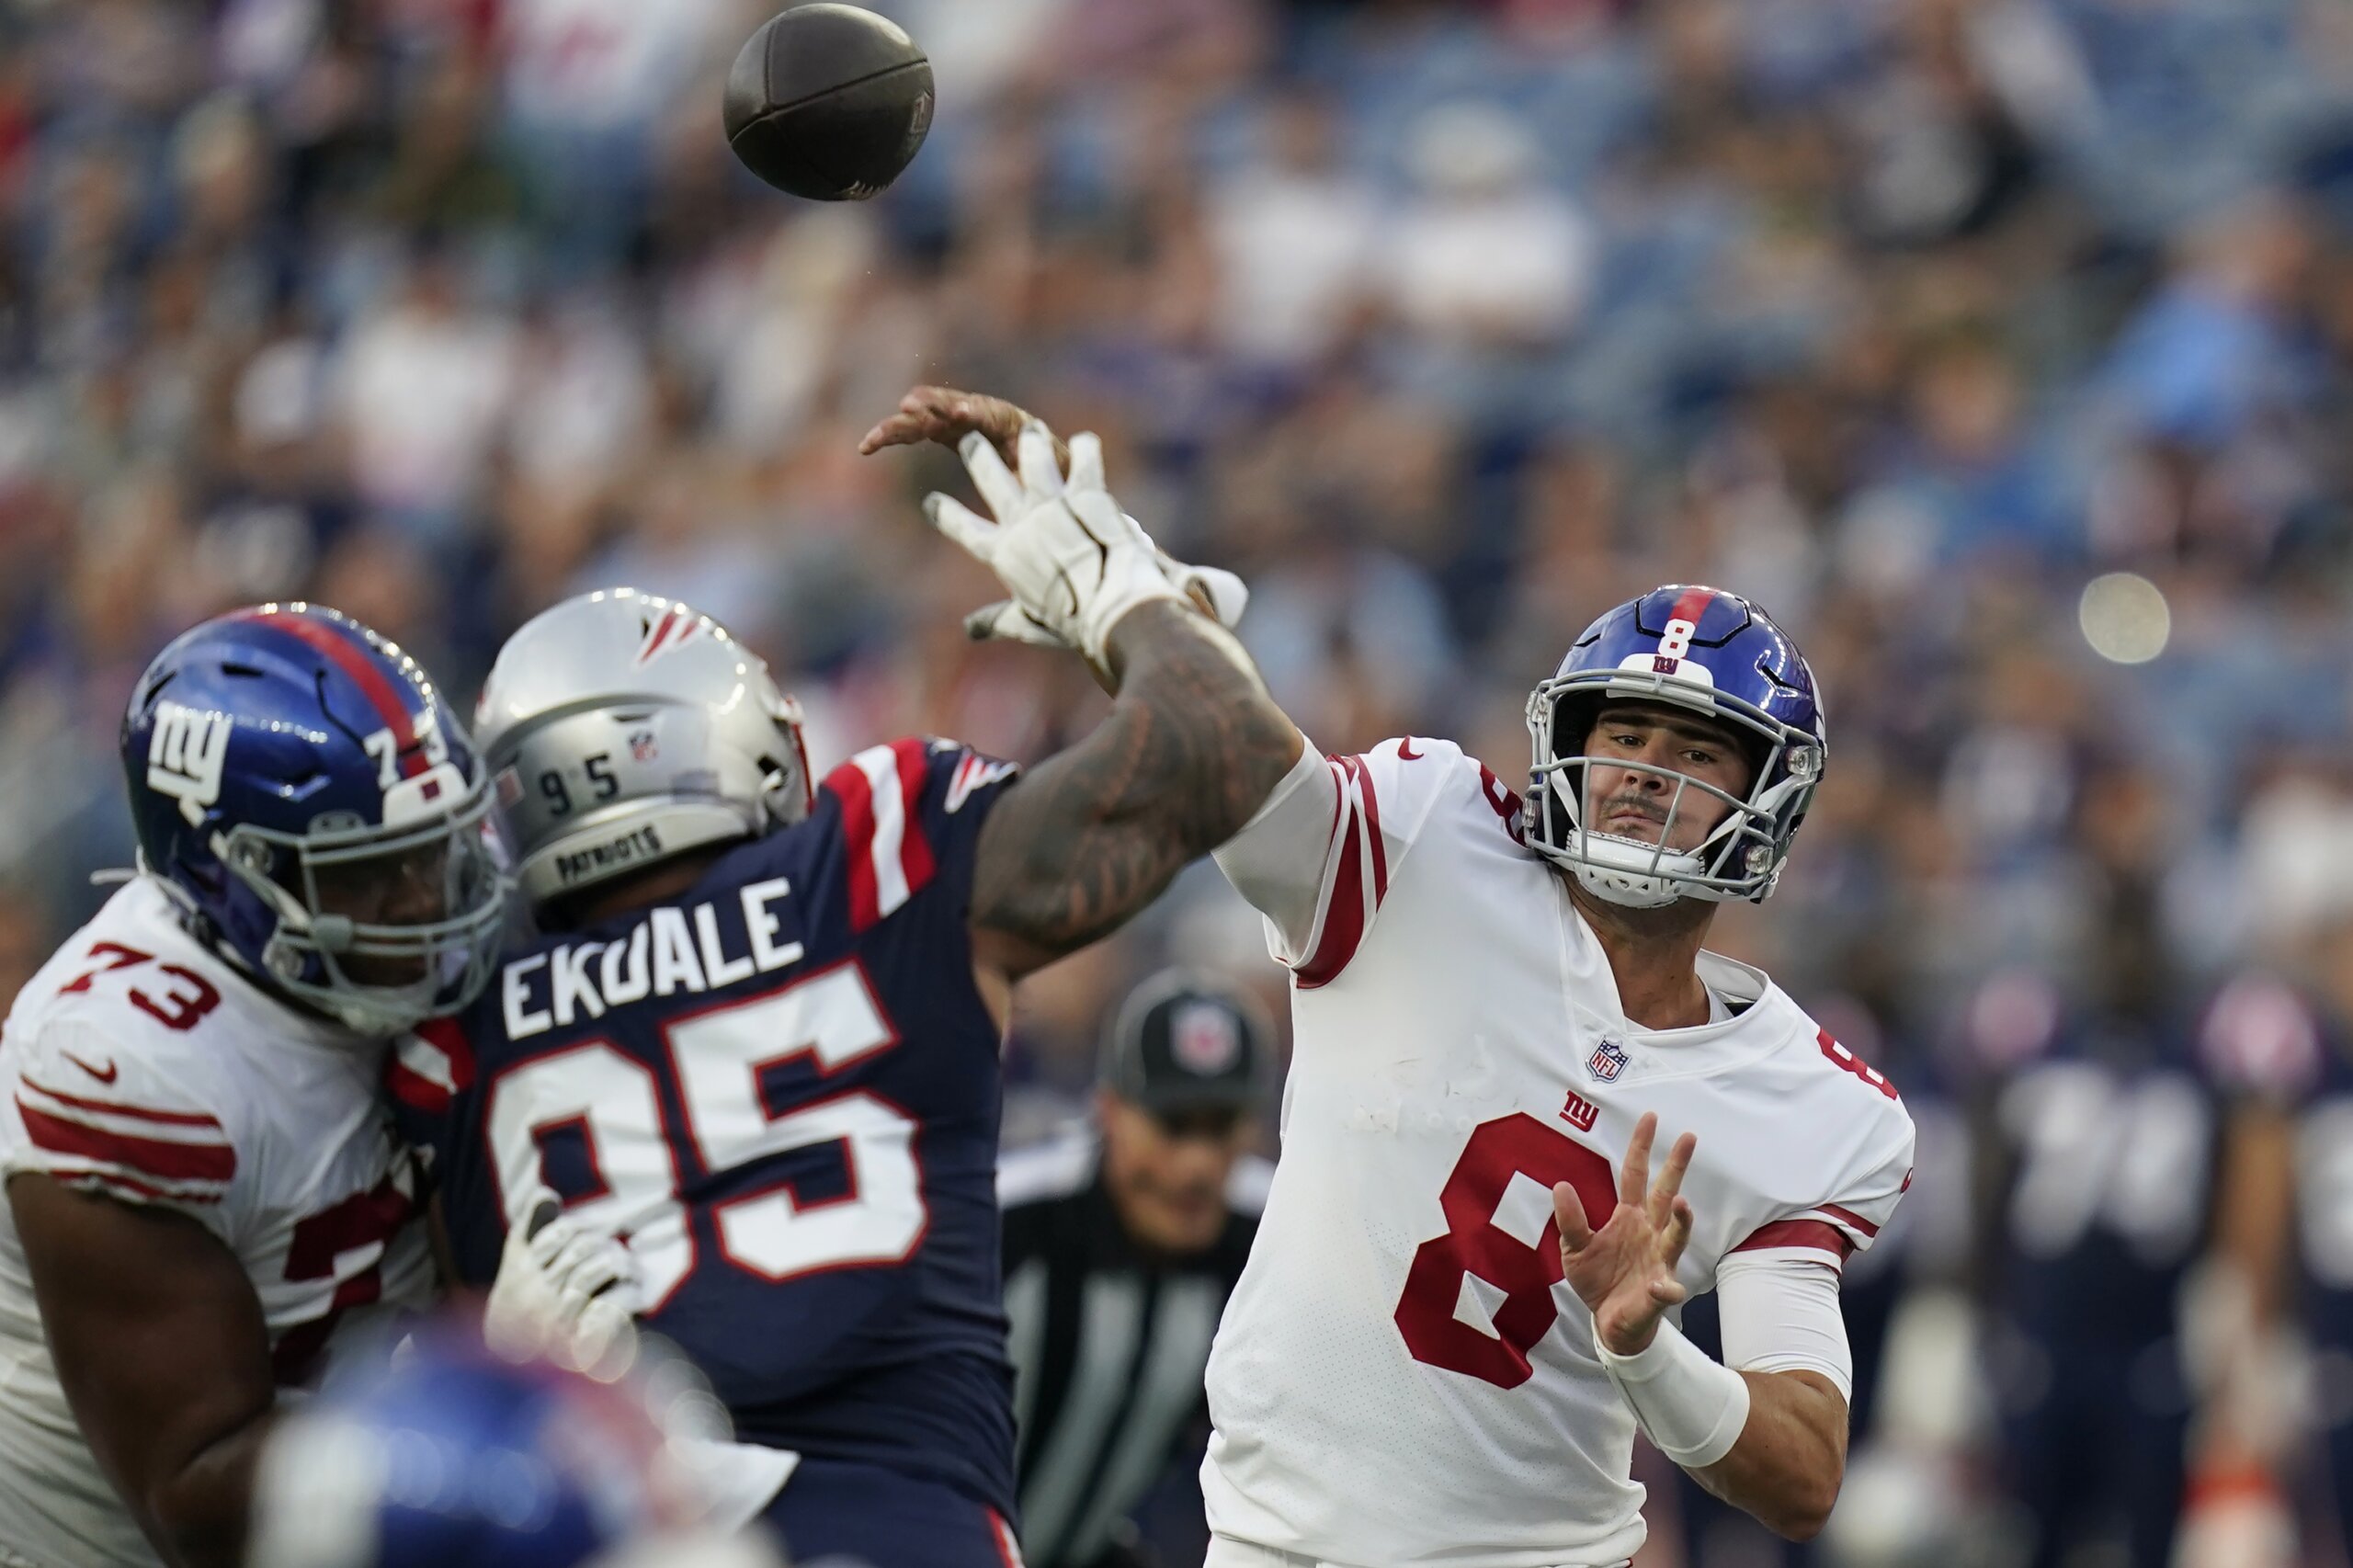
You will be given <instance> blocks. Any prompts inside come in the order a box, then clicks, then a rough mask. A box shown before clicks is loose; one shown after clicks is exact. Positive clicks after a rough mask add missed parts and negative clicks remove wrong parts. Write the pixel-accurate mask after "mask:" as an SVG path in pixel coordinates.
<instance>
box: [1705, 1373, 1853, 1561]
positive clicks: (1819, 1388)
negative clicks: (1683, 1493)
mask: <svg viewBox="0 0 2353 1568" xmlns="http://www.w3.org/2000/svg"><path fill="white" fill-rule="evenodd" d="M1740 1376H1741V1378H1742V1379H1743V1380H1744V1381H1746V1383H1747V1384H1748V1423H1747V1425H1746V1426H1743V1427H1742V1428H1741V1430H1740V1437H1739V1438H1738V1440H1737V1441H1735V1442H1734V1443H1733V1446H1732V1449H1731V1451H1730V1452H1728V1453H1726V1454H1725V1455H1724V1457H1723V1458H1722V1459H1720V1460H1716V1461H1715V1463H1713V1464H1711V1465H1705V1466H1702V1467H1700V1468H1699V1469H1698V1470H1695V1471H1692V1472H1691V1473H1692V1475H1693V1476H1694V1477H1695V1478H1696V1479H1697V1480H1698V1481H1699V1484H1700V1485H1702V1486H1704V1487H1706V1488H1707V1489H1708V1490H1709V1491H1710V1492H1711V1493H1713V1494H1716V1495H1717V1496H1718V1497H1721V1498H1722V1499H1723V1500H1724V1501H1725V1502H1727V1503H1729V1504H1731V1505H1732V1506H1733V1507H1735V1508H1739V1509H1742V1510H1744V1511H1745V1512H1747V1513H1749V1514H1752V1515H1754V1516H1755V1517H1756V1519H1757V1521H1758V1522H1759V1523H1761V1524H1762V1525H1764V1526H1765V1528H1768V1529H1769V1530H1771V1531H1772V1532H1773V1533H1774V1534H1776V1535H1779V1536H1783V1537H1786V1538H1787V1539H1789V1540H1812V1539H1813V1537H1814V1536H1815V1535H1817V1534H1819V1533H1821V1530H1822V1527H1823V1526H1824V1524H1825V1523H1826V1522H1828V1520H1829V1518H1830V1508H1831V1505H1832V1504H1834V1503H1836V1501H1837V1500H1838V1483H1839V1482H1840V1481H1841V1480H1842V1479H1843V1478H1844V1476H1845V1474H1846V1469H1847V1402H1846V1401H1845V1400H1843V1399H1840V1398H1839V1397H1838V1391H1837V1390H1836V1388H1835V1387H1833V1386H1832V1385H1831V1383H1830V1381H1829V1380H1828V1379H1826V1378H1824V1377H1822V1376H1821V1375H1819V1374H1818V1373H1813V1372H1743V1373H1741V1374H1740Z"/></svg>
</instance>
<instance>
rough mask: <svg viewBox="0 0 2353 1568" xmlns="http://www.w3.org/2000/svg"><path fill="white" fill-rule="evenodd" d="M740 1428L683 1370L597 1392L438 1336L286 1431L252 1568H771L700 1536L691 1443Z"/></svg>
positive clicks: (257, 1484)
mask: <svg viewBox="0 0 2353 1568" xmlns="http://www.w3.org/2000/svg"><path fill="white" fill-rule="evenodd" d="M725 1425H726V1418H725V1415H724V1414H723V1412H722V1411H721V1409H720V1407H719V1404H718V1402H717V1401H716V1400H714V1399H712V1398H711V1396H710V1392H709V1390H708V1389H707V1388H706V1387H704V1386H703V1385H701V1384H700V1383H699V1382H698V1381H695V1379H694V1378H693V1376H692V1373H691V1371H690V1370H689V1369H686V1368H685V1367H684V1364H683V1363H681V1362H677V1361H676V1360H675V1359H667V1360H664V1361H663V1362H661V1363H660V1364H659V1366H658V1367H657V1368H656V1369H654V1371H653V1372H651V1373H648V1372H645V1371H642V1370H641V1371H640V1372H639V1373H636V1374H633V1375H631V1376H630V1377H627V1378H623V1379H620V1380H619V1381H613V1382H598V1381H591V1380H590V1379H587V1378H585V1377H582V1376H579V1375H578V1374H576V1373H572V1372H566V1371H563V1370H559V1369H556V1368H554V1367H551V1366H549V1365H547V1364H545V1363H542V1362H517V1361H511V1360H507V1359H505V1358H501V1357H499V1356H497V1355H495V1354H494V1353H493V1352H491V1351H490V1350H488V1349H486V1348H484V1346H483V1343H482V1340H481V1338H480V1336H479V1335H477V1334H475V1333H474V1332H473V1331H472V1327H471V1326H470V1325H466V1324H459V1323H455V1322H449V1323H444V1324H435V1325H432V1326H430V1327H428V1328H427V1329H426V1331H425V1332H423V1333H422V1334H420V1335H417V1336H416V1338H415V1339H414V1340H413V1341H412V1342H411V1343H410V1344H409V1345H408V1346H405V1347H404V1349H403V1350H402V1351H401V1352H400V1353H399V1354H398V1355H397V1356H396V1357H395V1358H394V1359H393V1361H392V1365H391V1367H390V1368H389V1369H386V1370H384V1371H383V1372H382V1373H381V1375H378V1376H375V1377H373V1378H363V1379H360V1380H358V1381H348V1382H346V1383H344V1384H343V1385H341V1386H334V1385H331V1386H330V1387H329V1388H328V1390H327V1391H326V1392H324V1393H323V1394H321V1395H320V1396H319V1397H318V1398H317V1399H315V1400H313V1401H311V1402H310V1403H306V1404H304V1405H303V1406H302V1407H301V1409H300V1410H299V1411H298V1412H296V1413H295V1414H294V1415H291V1416H290V1418H289V1419H288V1420H287V1421H286V1423H285V1424H284V1425H283V1426H281V1427H279V1428H278V1431H276V1432H274V1433H273V1434H272V1435H271V1437H270V1440H269V1443H268V1446H267V1448H266V1449H265V1450H264V1451H263V1455H262V1460H261V1463H260V1466H259V1468H258V1470H257V1471H256V1475H255V1481H254V1510H253V1531H252V1537H251V1540H250V1541H249V1543H248V1546H247V1549H246V1562H247V1564H248V1568H590V1565H594V1568H624V1564H626V1565H628V1568H640V1565H641V1564H642V1565H648V1568H650V1565H653V1564H660V1565H661V1568H773V1565H775V1564H776V1563H777V1559H776V1557H775V1555H774V1554H773V1552H772V1551H769V1550H768V1549H767V1546H766V1545H765V1543H763V1542H761V1541H759V1540H755V1539H751V1538H733V1539H722V1538H715V1537H712V1536H710V1535H709V1534H708V1533H701V1532H702V1527H703V1525H704V1521H705V1517H706V1514H707V1510H708V1507H709V1497H708V1495H707V1494H706V1492H705V1490H704V1488H703V1487H702V1486H701V1485H700V1483H699V1478H698V1474H697V1464H698V1455H697V1451H696V1449H695V1444H696V1443H697V1442H698V1441H701V1440H715V1439H716V1438H717V1437H718V1436H719V1435H720V1434H722V1433H723V1432H724V1430H725Z"/></svg>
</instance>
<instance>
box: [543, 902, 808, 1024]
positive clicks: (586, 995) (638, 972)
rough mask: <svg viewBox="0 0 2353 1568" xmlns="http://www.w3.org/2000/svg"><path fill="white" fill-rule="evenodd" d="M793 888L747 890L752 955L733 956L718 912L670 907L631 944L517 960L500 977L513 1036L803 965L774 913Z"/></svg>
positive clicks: (650, 919) (635, 933) (648, 919)
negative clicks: (781, 937)
mask: <svg viewBox="0 0 2353 1568" xmlns="http://www.w3.org/2000/svg"><path fill="white" fill-rule="evenodd" d="M791 885H792V884H791V883H790V881H789V880H788V879H786V878H783V877H776V878H772V879H770V880H769V881H764V882H754V883H752V884H750V885H749V886H747V887H745V888H744V889H743V890H742V891H741V892H740V894H739V895H738V896H739V897H740V898H741V899H742V901H743V905H744V926H745V931H746V932H747V934H748V936H749V938H750V941H749V946H750V950H749V951H748V952H743V953H730V952H728V951H726V950H725V948H724V946H723V945H722V941H721V935H720V929H719V912H718V910H717V909H716V908H714V907H713V906H712V905H710V904H709V903H698V904H695V905H693V906H691V907H690V908H679V907H676V906H675V905H670V904H664V905H660V906H658V907H656V908H654V909H651V910H648V911H647V912H646V916H645V918H644V919H642V920H641V921H639V922H638V923H637V924H636V925H634V926H631V927H630V931H629V936H628V937H626V938H625V939H621V940H617V941H611V942H581V943H577V944H573V943H566V944H564V945H563V946H562V947H559V948H556V949H552V950H551V951H549V952H545V953H533V954H531V955H530V956H529V957H528V958H522V959H517V960H515V961H514V962H513V963H510V964H508V965H507V966H506V969H505V971H502V973H501V975H500V977H499V1000H500V1002H501V1004H502V1005H503V1006H504V1008H505V1011H506V1032H507V1034H508V1036H509V1037H510V1038H512V1039H515V1040H522V1039H525V1038H527V1037H529V1036H530V1035H535V1034H540V1033H541V1032H543V1031H545V1030H547V1029H550V1028H563V1027H566V1026H569V1025H570V1024H571V1023H572V1022H573V1021H574V1019H576V1018H582V1017H589V1018H599V1017H604V1015H605V1009H606V1008H608V1007H613V1006H621V1005H623V1004H626V1003H630V1002H636V1001H640V1000H642V999H643V998H645V997H647V996H670V995H675V994H677V993H679V992H682V991H683V992H700V991H714V990H717V989H719V988H720V987H722V986H727V985H733V984H734V983H736V982H737V981H739V980H745V979H748V978H750V977H751V976H752V975H754V974H766V973H767V972H768V971H770V970H777V969H783V968H785V967H787V966H788V965H790V964H795V963H798V962H800V961H801V944H800V943H799V942H797V941H794V942H779V940H778V939H777V937H778V935H779V933H780V932H781V931H782V930H783V928H784V924H783V922H782V921H781V920H780V919H779V918H778V916H777V914H776V912H775V911H774V910H773V909H772V908H771V907H770V906H771V905H772V904H774V903H776V902H777V901H779V899H782V898H783V897H784V896H785V895H786V894H787V893H788V892H790V891H791Z"/></svg>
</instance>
